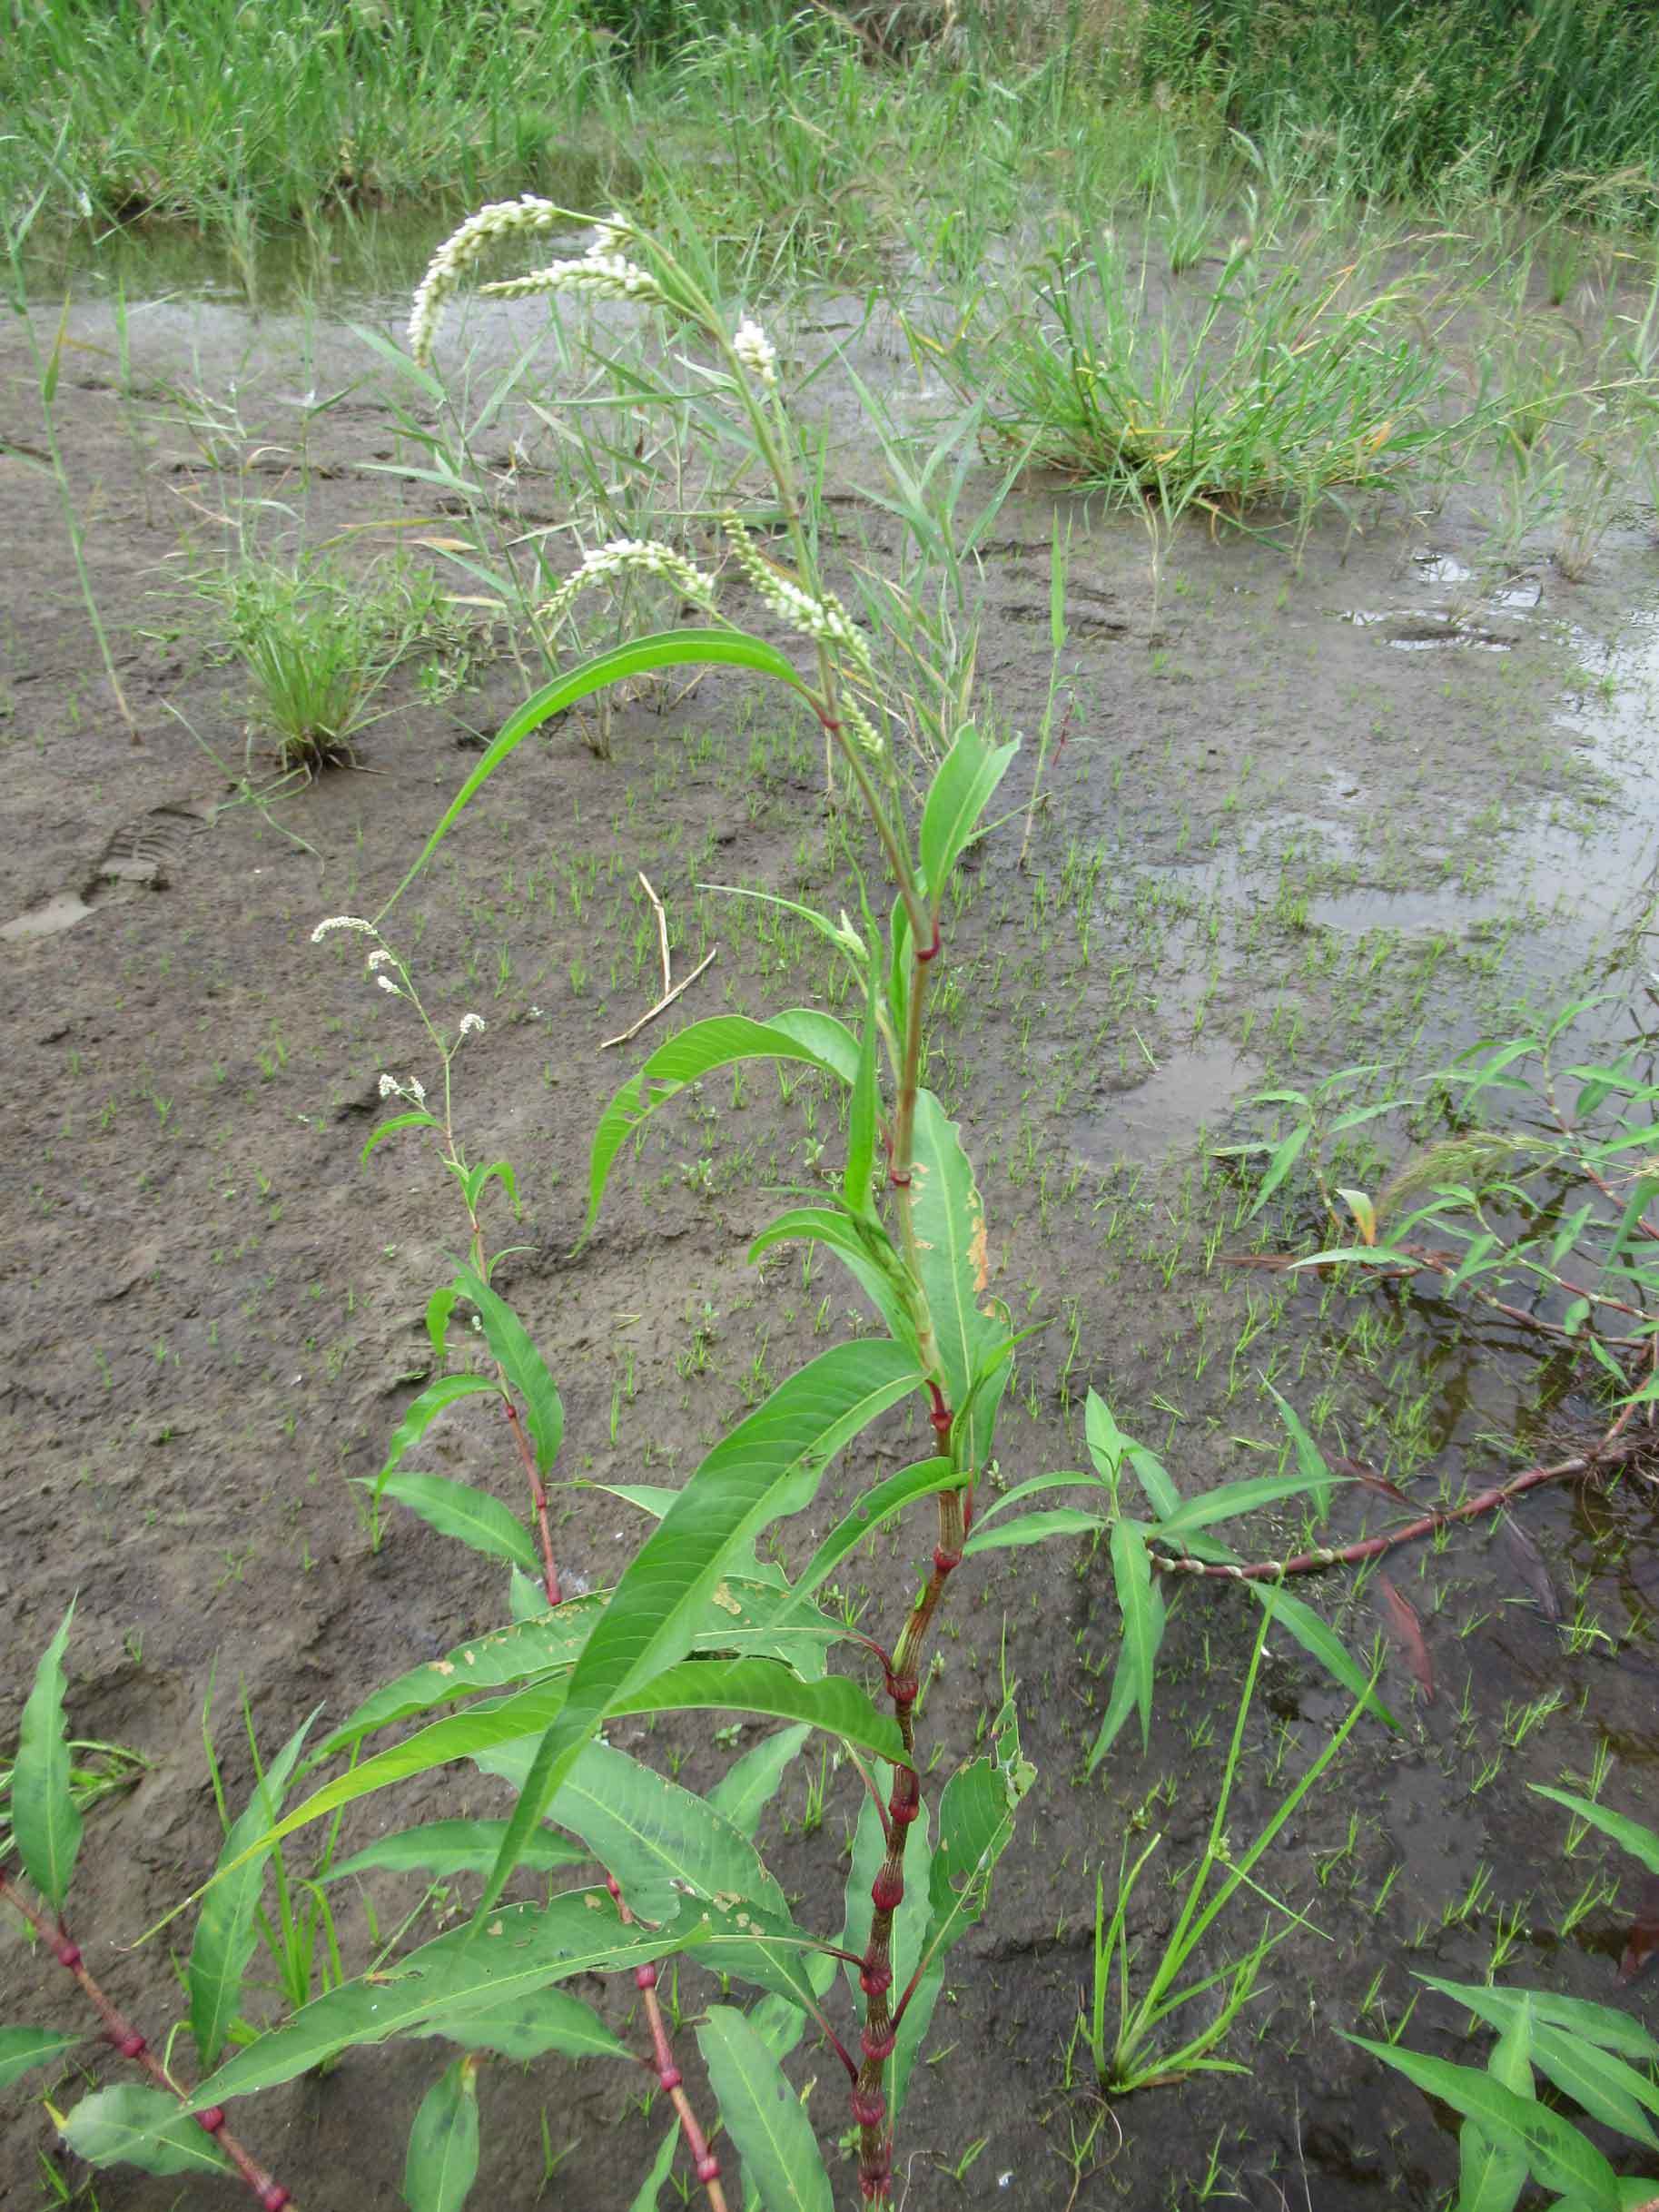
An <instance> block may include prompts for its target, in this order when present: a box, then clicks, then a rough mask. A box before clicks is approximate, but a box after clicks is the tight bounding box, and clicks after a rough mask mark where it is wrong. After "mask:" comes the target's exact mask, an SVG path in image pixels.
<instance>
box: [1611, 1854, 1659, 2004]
mask: <svg viewBox="0 0 1659 2212" xmlns="http://www.w3.org/2000/svg"><path fill="white" fill-rule="evenodd" d="M1655 1951H1659V1874H1650V1875H1649V1876H1648V1877H1647V1880H1646V1881H1644V1883H1643V1884H1642V1901H1641V1903H1640V1904H1639V1905H1638V1906H1637V1907H1636V1917H1635V1919H1634V1921H1632V1922H1631V1924H1630V1933H1629V1934H1628V1935H1627V1936H1626V1937H1625V1939H1624V1955H1623V1957H1622V1958H1621V1959H1620V1960H1619V1980H1620V1981H1621V1982H1631V1981H1634V1980H1635V1979H1636V1977H1637V1976H1638V1975H1639V1974H1640V1973H1641V1971H1642V1970H1643V1968H1644V1966H1645V1965H1646V1964H1647V1962H1648V1960H1650V1959H1651V1958H1652V1957H1653V1956H1654V1952H1655Z"/></svg>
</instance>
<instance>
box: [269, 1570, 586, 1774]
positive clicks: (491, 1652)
mask: <svg viewBox="0 0 1659 2212" xmlns="http://www.w3.org/2000/svg"><path fill="white" fill-rule="evenodd" d="M608 1601H609V1593H608V1591H604V1590H596V1591H591V1592H588V1593H587V1594H586V1595H583V1596H581V1597H570V1598H567V1599H566V1600H565V1602H564V1604H563V1605H558V1606H556V1607H555V1608H554V1610H553V1611H552V1612H551V1613H549V1612H548V1611H547V1609H546V1598H545V1596H544V1597H543V1599H542V1609H541V1610H540V1611H539V1612H538V1613H537V1614H536V1615H535V1616H534V1617H533V1618H532V1619H529V1620H524V1621H515V1622H514V1623H513V1624H512V1626H511V1627H509V1628H499V1629H497V1630H495V1631H494V1633H493V1634H489V1635H487V1636H476V1637H474V1638H473V1639H472V1641H471V1642H470V1643H467V1644H457V1645H456V1647H455V1649H454V1650H453V1651H452V1652H450V1653H449V1654H447V1655H446V1656H445V1657H444V1658H442V1659H430V1660H428V1661H427V1662H426V1664H424V1665H422V1666H418V1667H413V1668H411V1669H410V1672H409V1673H408V1674H400V1676H399V1677H398V1679H397V1680H396V1681H395V1682H391V1683H388V1684H386V1685H385V1687H384V1688H383V1689H380V1690H376V1691H375V1692H374V1694H373V1695H372V1696H370V1697H367V1698H365V1699H364V1701H363V1703H361V1704H360V1705H359V1707H358V1708H357V1710H356V1712H355V1713H352V1714H351V1717H350V1718H349V1719H348V1720H346V1721H344V1722H342V1723H341V1725H340V1727H338V1728H337V1729H336V1730H335V1731H334V1733H333V1734H332V1735H331V1736H330V1737H329V1739H328V1741H327V1742H326V1743H324V1744H323V1745H322V1747H321V1750H320V1751H319V1752H318V1753H317V1754H316V1759H315V1760H313V1761H312V1764H315V1763H317V1760H322V1759H328V1758H331V1757H332V1756H333V1755H334V1753H336V1752H340V1751H343V1750H344V1749H345V1748H346V1747H347V1746H348V1745H349V1744H351V1743H358V1742H359V1741H360V1739H361V1738H362V1737H364V1736H366V1735H369V1734H370V1733H372V1732H373V1731H374V1730H375V1729H377V1728H386V1727H389V1726H390V1724H391V1723H392V1722H394V1721H404V1720H408V1719H410V1717H411V1716H412V1715H413V1714H415V1713H426V1712H429V1711H430V1709H431V1708H432V1706H434V1705H447V1704H449V1703H451V1702H452V1701H453V1700H454V1699H456V1698H459V1697H468V1696H474V1695H477V1694H479V1692H481V1691H485V1690H504V1689H508V1688H510V1687H511V1686H513V1685H514V1684H518V1683H521V1682H528V1681H531V1680H533V1679H534V1678H535V1677H536V1676H537V1675H538V1674H555V1673H557V1672H558V1669H559V1668H561V1667H569V1666H574V1665H575V1664H576V1658H577V1654H578V1652H579V1651H580V1650H581V1648H582V1646H583V1644H585V1643H586V1642H587V1641H588V1635H589V1634H590V1632H591V1630H592V1628H593V1624H594V1623H595V1622H596V1621H597V1619H598V1617H599V1615H601V1614H602V1613H603V1612H604V1610H605V1607H606V1605H607V1603H608Z"/></svg>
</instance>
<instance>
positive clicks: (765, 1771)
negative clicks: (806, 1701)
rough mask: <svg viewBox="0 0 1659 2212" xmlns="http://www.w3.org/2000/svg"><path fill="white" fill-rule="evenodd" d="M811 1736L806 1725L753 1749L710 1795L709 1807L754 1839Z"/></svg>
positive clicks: (780, 1732) (781, 1731)
mask: <svg viewBox="0 0 1659 2212" xmlns="http://www.w3.org/2000/svg"><path fill="white" fill-rule="evenodd" d="M811 1733H812V1732H811V1730H810V1729H809V1728H808V1727H807V1726H806V1724H805V1722H802V1723H798V1724H797V1725H796V1726H795V1727H794V1728H780V1729H779V1730H778V1731H777V1732H776V1733H775V1734H774V1735H769V1736H767V1737H766V1738H765V1742H764V1743H755V1744H753V1745H751V1747H750V1748H749V1750H747V1751H746V1752H745V1753H744V1754H743V1756H742V1758H740V1759H735V1760H734V1761H733V1762H732V1763H731V1765H730V1766H729V1767H727V1769H726V1772H725V1773H724V1774H722V1775H721V1777H720V1779H719V1781H718V1782H716V1784H715V1786H714V1788H713V1789H712V1790H710V1791H709V1792H708V1801H707V1802H709V1804H711V1805H712V1806H713V1807H714V1809H715V1811H716V1812H717V1813H718V1814H719V1815H720V1817H721V1819H722V1820H726V1821H729V1822H731V1824H732V1826H733V1827H734V1828H735V1829H736V1831H737V1832H738V1834H739V1835H744V1836H748V1837H749V1838H751V1839H753V1837H754V1834H755V1830H756V1829H757V1828H758V1827H759V1826H760V1816H761V1814H762V1813H763V1812H765V1809H766V1807H767V1806H768V1805H769V1804H770V1803H771V1802H772V1800H773V1799H774V1798H775V1796H776V1795H777V1792H778V1789H779V1787H780V1785H781V1784H782V1782H783V1779H784V1774H785V1769H786V1768H788V1767H789V1766H790V1765H791V1764H792V1763H794V1761H795V1759H796V1758H797V1757H798V1756H799V1754H800V1750H801V1746H802V1744H803V1743H805V1741H806V1739H807V1737H808V1735H810V1734H811Z"/></svg>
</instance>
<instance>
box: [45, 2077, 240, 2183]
mask: <svg viewBox="0 0 1659 2212" xmlns="http://www.w3.org/2000/svg"><path fill="white" fill-rule="evenodd" d="M63 2136H64V2142H65V2143H67V2144H68V2146H69V2148H70V2149H71V2150H73V2151H74V2154H75V2156H76V2157H77V2158H84V2159H85V2160H86V2163H87V2164H88V2165H89V2166H136V2167H139V2168H142V2170H143V2172H144V2173H146V2174H222V2173H228V2172H229V2171H230V2170H231V2161H230V2159H229V2158H226V2156H225V2154H224V2152H223V2151H222V2150H221V2149H220V2148H219V2146H218V2144H217V2143H216V2142H215V2141H214V2140H213V2138H212V2136H211V2135H209V2134H208V2133H207V2132H206V2131H205V2129H203V2128H199V2127H198V2126H197V2125H196V2123H195V2121H194V2119H193V2118H192V2117H191V2115H190V2114H189V2113H188V2112H186V2111H185V2110H183V2108H182V2107H181V2106H180V2105H179V2104H178V2102H177V2101H176V2099H174V2098H171V2097H169V2096H168V2094H167V2092H166V2091H165V2090H164V2089H140V2088H138V2087H137V2086H136V2084H130V2083H129V2084H123V2086H122V2087H121V2088H119V2089H96V2090H94V2093H93V2094H92V2096H90V2097H84V2098H82V2099H81V2101H80V2103H79V2104H78V2105H77V2106H76V2107H75V2108H74V2111H73V2112H72V2113H71V2114H70V2115H69V2118H67V2119H66V2120H65V2121H64V2128H63Z"/></svg>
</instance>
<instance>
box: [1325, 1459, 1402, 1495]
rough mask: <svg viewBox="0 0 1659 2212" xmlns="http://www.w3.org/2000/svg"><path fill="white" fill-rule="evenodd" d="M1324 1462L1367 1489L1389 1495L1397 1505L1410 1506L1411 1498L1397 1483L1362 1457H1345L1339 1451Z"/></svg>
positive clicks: (1339, 1473)
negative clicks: (1381, 1473)
mask: <svg viewBox="0 0 1659 2212" xmlns="http://www.w3.org/2000/svg"><path fill="white" fill-rule="evenodd" d="M1326 1464H1327V1465H1328V1466H1330V1467H1332V1468H1334V1470H1335V1471H1336V1472H1337V1473H1338V1475H1351V1476H1353V1478H1354V1480H1355V1481H1356V1482H1362V1483H1364V1485H1365V1486H1366V1488H1367V1489H1368V1490H1380V1491H1381V1493H1382V1495H1383V1496H1384V1497H1391V1498H1392V1499H1393V1500H1394V1502H1395V1504H1396V1505H1397V1506H1407V1508H1409V1507H1410V1506H1411V1500H1410V1499H1409V1498H1408V1497H1407V1496H1406V1493H1405V1492H1404V1491H1403V1490H1402V1489H1401V1488H1400V1487H1399V1486H1398V1484H1397V1483H1392V1482H1390V1481H1389V1480H1388V1477H1387V1476H1386V1475H1379V1474H1378V1472H1377V1469H1376V1468H1375V1467H1373V1466H1367V1465H1366V1463H1365V1461H1364V1460H1363V1459H1347V1458H1344V1457H1342V1456H1341V1454H1340V1453H1332V1454H1331V1455H1330V1457H1329V1458H1328V1461H1327V1463H1326Z"/></svg>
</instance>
